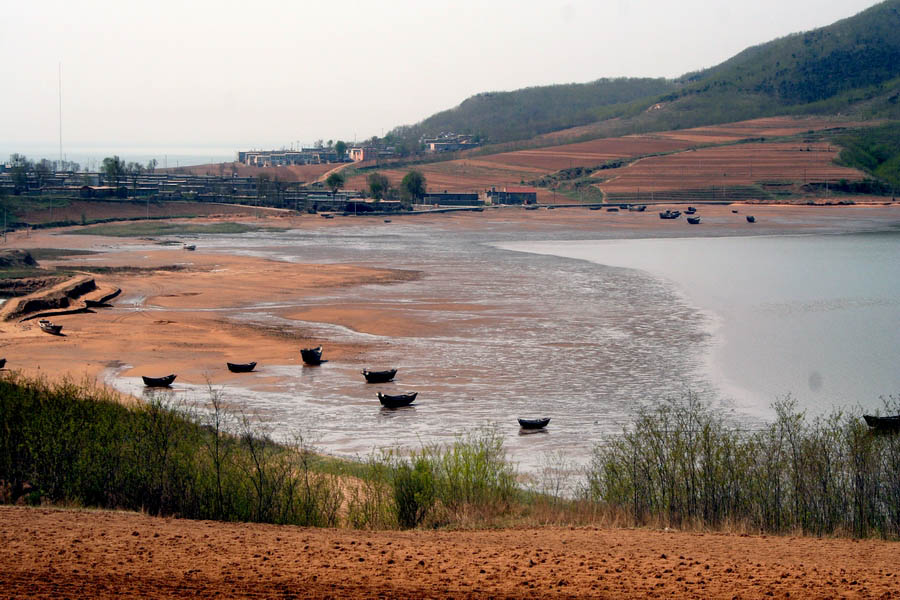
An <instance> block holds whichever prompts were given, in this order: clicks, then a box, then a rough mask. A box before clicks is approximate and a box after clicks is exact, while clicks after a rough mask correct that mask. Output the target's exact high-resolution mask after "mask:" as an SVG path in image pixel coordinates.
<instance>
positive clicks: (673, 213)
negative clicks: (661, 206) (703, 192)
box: [659, 210, 681, 219]
mask: <svg viewBox="0 0 900 600" xmlns="http://www.w3.org/2000/svg"><path fill="white" fill-rule="evenodd" d="M680 216H681V211H678V210H665V211H663V212H661V213H659V218H660V219H677V218H678V217H680Z"/></svg>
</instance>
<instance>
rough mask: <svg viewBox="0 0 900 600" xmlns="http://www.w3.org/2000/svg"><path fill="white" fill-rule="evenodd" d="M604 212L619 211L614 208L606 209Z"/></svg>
mask: <svg viewBox="0 0 900 600" xmlns="http://www.w3.org/2000/svg"><path fill="white" fill-rule="evenodd" d="M606 212H619V209H618V208H616V207H612V208H607V209H606Z"/></svg>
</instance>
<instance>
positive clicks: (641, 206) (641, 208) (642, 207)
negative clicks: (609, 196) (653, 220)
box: [628, 204, 647, 212]
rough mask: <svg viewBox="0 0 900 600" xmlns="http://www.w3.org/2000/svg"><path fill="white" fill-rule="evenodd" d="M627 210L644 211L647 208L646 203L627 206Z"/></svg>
mask: <svg viewBox="0 0 900 600" xmlns="http://www.w3.org/2000/svg"><path fill="white" fill-rule="evenodd" d="M628 210H629V211H631V212H644V211H645V210H647V205H646V204H637V205H633V206H629V207H628Z"/></svg>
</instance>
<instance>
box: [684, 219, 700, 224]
mask: <svg viewBox="0 0 900 600" xmlns="http://www.w3.org/2000/svg"><path fill="white" fill-rule="evenodd" d="M687 222H688V223H690V224H691V225H699V224H700V217H688V218H687Z"/></svg>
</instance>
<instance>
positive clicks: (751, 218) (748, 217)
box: [747, 215, 756, 223]
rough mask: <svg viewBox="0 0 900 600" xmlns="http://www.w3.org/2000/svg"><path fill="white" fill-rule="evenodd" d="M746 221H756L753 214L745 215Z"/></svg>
mask: <svg viewBox="0 0 900 600" xmlns="http://www.w3.org/2000/svg"><path fill="white" fill-rule="evenodd" d="M747 222H748V223H756V217H754V216H753V215H747Z"/></svg>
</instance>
